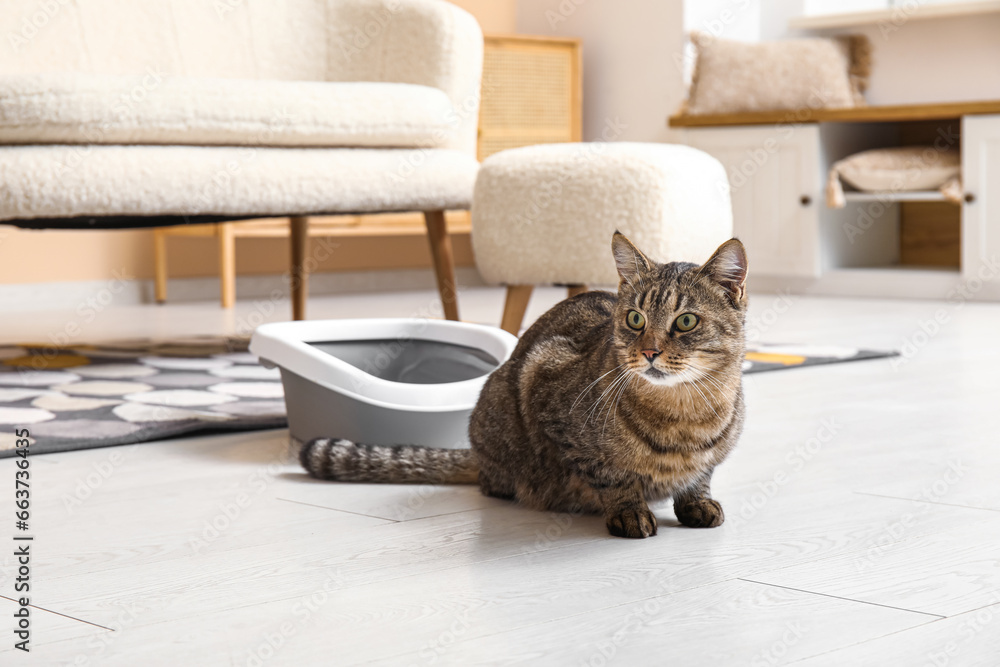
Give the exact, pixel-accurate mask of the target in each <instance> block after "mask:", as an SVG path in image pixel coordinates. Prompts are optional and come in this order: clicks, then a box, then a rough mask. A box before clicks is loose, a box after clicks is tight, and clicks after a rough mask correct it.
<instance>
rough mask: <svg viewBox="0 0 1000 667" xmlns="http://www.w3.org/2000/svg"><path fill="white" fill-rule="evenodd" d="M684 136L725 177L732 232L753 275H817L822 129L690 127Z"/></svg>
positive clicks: (818, 262)
mask: <svg viewBox="0 0 1000 667" xmlns="http://www.w3.org/2000/svg"><path fill="white" fill-rule="evenodd" d="M685 136H686V139H685V141H686V143H687V144H688V145H690V146H692V147H694V148H698V149H701V150H703V151H705V152H706V153H708V154H709V155H711V156H713V157H715V158H716V159H717V160H719V161H720V162H722V164H723V166H725V168H726V173H727V174H729V185H730V197H731V199H732V202H733V226H734V231H735V234H736V236H738V237H739V238H740V239H741V240H742V241H743V243H744V244H745V245H746V247H747V255H748V256H749V260H750V272H751V274H753V275H762V276H765V275H766V276H797V277H809V278H811V277H816V276H818V275H819V273H820V251H819V207H820V206H822V204H823V200H822V192H821V186H820V184H821V182H822V181H821V178H822V175H821V169H822V166H821V165H820V156H819V128H818V127H817V126H815V125H795V126H793V125H764V126H760V127H739V128H710V129H709V128H706V129H694V128H692V129H688V130H687V131H686V132H685Z"/></svg>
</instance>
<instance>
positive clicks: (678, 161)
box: [472, 142, 733, 285]
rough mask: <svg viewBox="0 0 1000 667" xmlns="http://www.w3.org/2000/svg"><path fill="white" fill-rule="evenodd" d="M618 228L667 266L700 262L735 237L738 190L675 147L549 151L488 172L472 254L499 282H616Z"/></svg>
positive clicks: (715, 167) (509, 158) (491, 165)
mask: <svg viewBox="0 0 1000 667" xmlns="http://www.w3.org/2000/svg"><path fill="white" fill-rule="evenodd" d="M615 230H618V231H620V232H621V233H622V234H624V235H625V236H627V237H628V238H629V239H630V240H631V241H632V242H633V243H635V245H636V246H637V247H638V248H639V249H640V250H642V251H643V252H644V253H646V254H647V255H649V256H650V258H652V259H655V260H657V261H660V262H673V261H688V262H695V263H698V264H701V263H702V262H704V261H705V260H707V259H708V258H709V257H710V256H711V254H712V253H713V252H714V251H715V249H716V248H717V247H718V246H719V245H720V244H721V243H722V242H723V241H726V240H727V239H729V238H730V237H731V236H732V233H733V213H732V207H731V205H730V202H729V185H728V180H727V178H726V171H725V169H724V168H723V166H722V164H721V163H720V162H719V161H718V160H716V159H715V158H713V157H711V156H710V155H708V154H707V153H704V152H702V151H699V150H696V149H694V148H690V147H688V146H677V145H670V144H653V143H648V144H647V143H625V142H622V143H577V144H545V145H540V146H527V147H524V148H515V149H512V150H506V151H502V152H500V153H496V154H494V155H491V156H490V157H488V158H487V159H486V160H485V161H484V162H483V164H482V166H481V167H480V169H479V176H478V178H477V179H476V187H475V192H474V194H473V199H472V247H473V251H474V252H475V256H476V265H477V266H478V268H479V271H480V273H481V274H482V276H483V278H484V279H485V280H486V281H487V282H490V283H494V284H506V285H541V284H561V285H617V284H618V274H617V272H616V271H615V263H614V260H613V259H612V256H611V236H612V234H614V232H615Z"/></svg>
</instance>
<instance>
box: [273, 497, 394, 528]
mask: <svg viewBox="0 0 1000 667" xmlns="http://www.w3.org/2000/svg"><path fill="white" fill-rule="evenodd" d="M275 500H283V501H285V502H286V503H295V504H296V505H305V506H307V507H318V508H319V509H322V510H329V511H331V512H343V513H344V514H353V515H354V516H363V517H367V518H369V519H379V520H381V521H391V522H392V523H402V522H401V521H400V520H399V519H390V518H389V517H386V516H375V515H374V514H363V513H361V512H352V511H350V510H342V509H339V508H336V507H327V506H326V505H316V504H314V503H304V502H302V501H301V500H291V499H289V498H277V497H275ZM371 527H372V528H374V526H371Z"/></svg>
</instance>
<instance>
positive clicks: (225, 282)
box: [216, 222, 236, 308]
mask: <svg viewBox="0 0 1000 667" xmlns="http://www.w3.org/2000/svg"><path fill="white" fill-rule="evenodd" d="M216 234H217V236H218V237H219V293H220V298H221V301H222V307H223V308H232V307H233V306H234V305H236V234H235V231H234V230H233V223H231V222H221V223H219V224H218V225H217V226H216Z"/></svg>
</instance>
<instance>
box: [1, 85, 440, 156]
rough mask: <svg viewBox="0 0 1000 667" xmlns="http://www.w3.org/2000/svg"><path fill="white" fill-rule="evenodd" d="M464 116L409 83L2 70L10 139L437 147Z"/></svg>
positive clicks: (433, 92)
mask: <svg viewBox="0 0 1000 667" xmlns="http://www.w3.org/2000/svg"><path fill="white" fill-rule="evenodd" d="M454 125H457V116H456V114H455V112H454V108H453V107H452V104H451V102H450V100H449V99H448V96H447V95H445V93H444V92H443V91H441V90H439V89H437V88H432V87H430V86H420V85H414V84H405V83H356V82H314V81H272V80H253V79H213V78H195V77H168V76H163V75H161V74H159V73H157V72H154V71H151V70H150V71H148V72H147V73H146V74H145V75H141V76H112V75H95V74H35V75H21V74H18V75H3V76H0V143H5V144H179V145H253V146H325V147H401V148H406V147H435V146H440V145H442V144H445V143H447V141H448V140H449V139H450V138H451V135H452V132H453V126H454Z"/></svg>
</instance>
